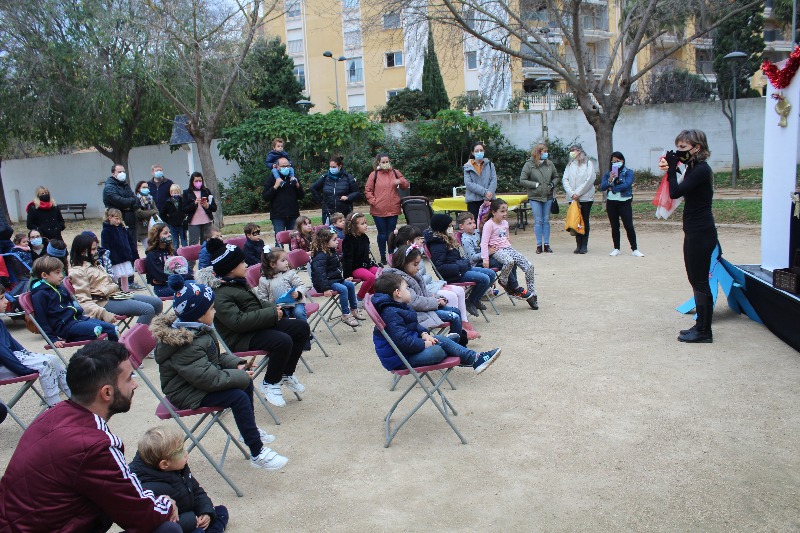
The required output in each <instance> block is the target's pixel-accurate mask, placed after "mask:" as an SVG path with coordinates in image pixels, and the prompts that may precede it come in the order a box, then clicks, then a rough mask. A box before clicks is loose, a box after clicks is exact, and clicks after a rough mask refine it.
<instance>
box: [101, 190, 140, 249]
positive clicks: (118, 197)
mask: <svg viewBox="0 0 800 533" xmlns="http://www.w3.org/2000/svg"><path fill="white" fill-rule="evenodd" d="M103 205H105V206H106V207H115V208H117V209H119V210H120V211H122V220H123V222H125V225H126V226H133V225H135V224H136V215H135V214H134V211H135V210H136V209H138V208H139V200H137V198H136V194H135V193H134V192H133V189H131V186H130V183H129V181H128V179H126V180H125V181H119V180H118V179H117V178H115V177H114V176H109V178H108V179H107V180H106V184H105V186H104V187H103ZM104 248H105V246H104Z"/></svg>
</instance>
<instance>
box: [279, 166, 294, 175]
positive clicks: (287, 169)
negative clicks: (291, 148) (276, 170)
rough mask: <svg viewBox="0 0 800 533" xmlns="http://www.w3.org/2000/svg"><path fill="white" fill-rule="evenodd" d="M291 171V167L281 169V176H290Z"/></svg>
mask: <svg viewBox="0 0 800 533" xmlns="http://www.w3.org/2000/svg"><path fill="white" fill-rule="evenodd" d="M291 171H292V169H291V167H281V169H280V173H281V176H288V175H289V173H290V172H291Z"/></svg>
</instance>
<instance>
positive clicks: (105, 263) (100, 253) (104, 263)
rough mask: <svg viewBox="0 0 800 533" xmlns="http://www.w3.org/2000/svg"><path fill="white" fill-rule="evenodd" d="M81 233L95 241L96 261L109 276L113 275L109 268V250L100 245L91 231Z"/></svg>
mask: <svg viewBox="0 0 800 533" xmlns="http://www.w3.org/2000/svg"><path fill="white" fill-rule="evenodd" d="M81 235H87V236H89V237H91V238H92V239H93V240H94V242H96V243H97V262H98V263H99V264H100V266H101V267H103V270H105V271H106V272H107V273H108V275H109V276H111V277H112V278H113V277H114V270H113V269H112V268H111V252H110V251H109V250H106V249H105V248H103V247H102V246H100V239H98V238H97V235H95V234H94V232H92V231H84V232H83V233H81ZM73 244H74V243H73Z"/></svg>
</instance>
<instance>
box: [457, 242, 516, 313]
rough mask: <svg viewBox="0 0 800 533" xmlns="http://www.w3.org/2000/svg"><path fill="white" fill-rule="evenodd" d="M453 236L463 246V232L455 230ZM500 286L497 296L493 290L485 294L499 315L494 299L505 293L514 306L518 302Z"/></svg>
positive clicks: (496, 271) (496, 270)
mask: <svg viewBox="0 0 800 533" xmlns="http://www.w3.org/2000/svg"><path fill="white" fill-rule="evenodd" d="M453 237H454V238H455V240H456V242H458V244H459V245H461V246H463V243H462V242H461V232H460V231H455V232H453ZM492 270H494V272H495V274H496V273H498V272H500V270H499V269H497V268H493V269H492ZM497 285H500V284H499V283H498V284H497ZM500 288H501V289H502V290H501V291H500V292H499V293H497V295H496V296H495V295H494V294H492V293H491V291H486V294H485V296H486V298H487V299H488V300H489V304H490V305H491V306H492V309H494V313H495V314H496V315H499V314H500V311H498V310H497V306H495V305H494V301H495V300H497V299H498V298H501V297H503V296H504V295H505V296H508V299H509V300H510V301H511V305H513V306H514V307H516V306H517V303H516V302H515V301H514V298H512V297H511V295H510V294H508V291H506V290H505V289H503V288H502V285H500Z"/></svg>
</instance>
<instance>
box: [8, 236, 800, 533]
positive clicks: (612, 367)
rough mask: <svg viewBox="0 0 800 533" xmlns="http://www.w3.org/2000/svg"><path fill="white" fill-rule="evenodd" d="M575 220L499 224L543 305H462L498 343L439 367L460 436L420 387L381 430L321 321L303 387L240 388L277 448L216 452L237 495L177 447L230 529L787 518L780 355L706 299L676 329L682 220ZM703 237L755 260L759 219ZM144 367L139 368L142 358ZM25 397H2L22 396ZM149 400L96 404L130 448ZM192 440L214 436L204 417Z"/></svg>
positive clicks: (790, 366)
mask: <svg viewBox="0 0 800 533" xmlns="http://www.w3.org/2000/svg"><path fill="white" fill-rule="evenodd" d="M592 227H593V231H592V236H591V241H590V243H589V250H590V251H589V254H588V255H583V256H576V255H573V254H572V253H571V252H572V249H573V248H574V242H573V241H572V240H571V239H570V238H569V236H568V235H567V234H566V233H565V232H563V231H562V228H561V226H560V225H554V227H553V238H552V239H551V244H552V246H553V248H554V250H555V252H556V253H554V254H552V255H538V256H537V255H535V254H534V253H533V246H534V242H533V231H532V228H528V230H527V231H524V232H520V234H519V235H517V236H512V241H513V243H514V245H515V246H516V247H517V248H518V249H520V250H521V251H523V253H525V254H526V255H527V256H528V257H529V258H533V260H534V262H535V265H536V272H537V289H538V292H539V295H540V296H539V300H540V305H541V309H540V310H539V311H533V310H531V309H529V308H528V307H527V305H524V303H523V304H522V305H520V303H518V305H517V306H516V307H512V306H511V304H510V302H509V301H508V300H507V299H506V300H499V308H500V311H501V316H495V315H489V319H490V320H491V323H489V324H486V323H485V322H483V320H482V319H481V320H475V321H474V324H475V326H476V327H477V329H478V330H479V331H481V333H482V334H483V338H482V339H480V340H479V341H476V342H475V343H474V347H475V348H476V349H478V350H484V349H488V348H490V347H494V346H502V347H503V355H502V357H501V358H500V359H499V360H498V361H497V363H496V364H495V365H494V366H492V367H491V368H490V369H489V370H487V371H486V372H485V373H484V374H482V375H481V376H475V375H473V374H471V373H470V372H469V371H467V370H465V369H458V370H456V371H455V372H454V373H453V374H454V381H455V383H456V385H457V390H455V391H450V390H449V389H448V390H447V395H448V397H449V398H450V400H451V402H452V403H453V405H455V407H456V408H457V409H459V416H458V417H455V422H456V424H457V425H458V427H459V428H460V430H461V431H462V433H463V434H464V436H465V437H466V439H467V440H468V444H466V445H462V444H460V442H459V440H458V439H457V438H456V436H455V435H454V434H453V432H452V431H451V430H450V429H449V428H448V427H447V425H446V424H445V422H444V420H443V419H442V418H441V416H440V415H439V413H438V412H437V411H436V410H435V409H434V408H433V407H432V406H431V405H427V406H425V407H424V408H423V409H421V410H420V411H419V412H418V413H417V414H416V415H415V416H414V418H413V419H412V420H411V421H410V422H409V423H408V424H407V425H406V427H404V428H403V429H402V430H401V431H400V433H399V435H398V436H397V437H396V438H395V440H394V441H393V442H392V445H391V447H390V448H388V449H387V448H384V447H383V441H384V435H383V417H384V416H385V414H386V411H387V410H388V409H389V407H390V406H391V404H392V402H394V400H395V399H396V397H397V395H398V393H397V392H390V391H389V390H388V388H389V383H390V376H389V375H388V373H387V372H385V371H384V370H383V369H382V367H381V366H380V364H379V362H378V359H377V357H376V356H375V352H374V349H373V346H372V341H371V338H370V335H371V328H369V327H367V326H362V327H360V328H359V330H358V331H357V332H352V331H346V330H345V329H344V328H342V327H339V328H337V332H339V334H340V338H341V339H342V345H341V346H339V345H337V344H336V342H335V341H334V340H333V339H332V337H331V336H330V335H329V334H328V333H327V332H321V333H319V338H320V339H321V340H322V342H323V343H324V344H325V346H326V348H327V349H328V351H329V353H330V355H331V357H329V358H325V357H323V356H322V354H321V353H320V352H319V351H318V350H317V349H316V348H315V349H314V350H313V351H312V352H311V353H310V354H308V355H307V357H306V359H307V360H308V362H309V363H310V364H311V365H312V367H313V369H314V373H313V374H308V373H306V371H305V370H304V369H302V368H301V369H300V370H298V376H299V378H300V380H301V381H302V382H303V383H304V384H305V385H306V387H307V392H306V393H305V394H304V395H303V401H302V402H297V401H296V400H294V399H290V400H288V404H287V406H286V407H285V408H282V409H279V410H278V412H279V415H280V417H281V418H282V422H283V423H282V424H281V425H280V426H275V425H273V424H272V422H271V420H270V419H269V417H268V415H267V414H266V413H265V412H264V410H263V408H262V407H261V406H260V405H258V404H256V416H257V419H258V420H259V423H260V425H261V426H262V427H264V428H266V429H268V430H270V431H271V432H274V433H275V434H276V435H277V437H278V438H277V440H276V441H275V443H274V445H273V446H274V448H275V449H276V450H277V451H279V452H280V453H282V454H284V455H286V456H288V457H289V459H290V461H289V464H288V465H287V466H286V467H285V468H284V469H283V470H282V471H280V472H277V473H274V472H265V471H260V470H254V469H252V468H250V467H249V465H248V464H247V463H246V462H245V461H244V460H243V459H242V458H241V457H240V456H237V455H236V454H235V453H233V451H235V450H233V451H232V453H231V454H230V455H229V457H228V460H227V462H226V470H227V471H228V472H229V474H230V475H231V476H232V477H233V479H234V480H235V481H236V482H237V483H238V484H239V485H240V486H241V487H242V488H243V489H244V490H245V496H244V497H243V498H237V497H236V496H235V495H234V493H233V492H232V491H231V490H230V488H229V487H228V486H227V485H226V484H225V483H224V482H223V481H222V479H221V478H220V477H219V476H218V475H217V474H216V473H215V472H214V471H213V469H211V468H210V467H209V466H208V465H207V464H206V463H205V461H204V459H203V457H202V456H201V455H200V454H199V453H197V452H194V453H192V454H191V455H190V461H191V464H192V468H193V470H194V472H195V475H196V477H197V478H198V479H199V480H200V481H201V483H202V484H203V486H204V487H205V488H206V490H207V491H208V492H209V494H210V496H211V497H212V499H213V500H214V502H215V503H217V504H220V503H222V504H225V505H227V506H228V508H229V509H230V511H231V517H232V518H231V523H230V526H229V531H233V532H244V531H254V530H256V531H258V530H262V528H263V530H267V529H269V530H281V531H423V530H428V531H429V530H437V531H465V530H473V531H488V530H495V531H619V530H635V531H688V530H697V531H789V530H798V529H800V518H798V517H800V498H798V492H800V491H799V490H798V481H800V480H799V478H800V474H799V472H800V468H799V467H800V453H798V452H800V444H798V443H800V416H798V414H797V409H796V405H798V403H800V391H799V390H798V387H797V383H798V382H800V357H798V353H797V352H796V351H795V350H793V349H792V348H790V347H789V346H787V345H786V344H784V343H783V342H781V341H780V340H779V339H777V338H776V337H774V336H773V335H772V334H771V333H770V332H769V331H767V330H766V328H765V327H763V326H761V325H759V324H756V323H754V322H751V321H749V320H748V319H747V318H744V317H741V316H738V315H736V314H734V313H733V312H731V311H730V310H729V309H728V308H727V306H726V305H725V303H724V298H722V301H721V302H720V305H719V306H718V311H717V313H716V314H715V323H714V334H715V342H714V344H710V345H709V344H703V345H685V344H682V343H679V342H677V341H676V340H675V337H676V335H677V332H678V330H679V329H682V328H685V327H687V326H688V325H689V324H690V318H689V317H687V316H682V315H680V314H678V313H677V312H676V311H675V307H676V306H677V305H679V304H680V303H682V302H683V301H685V300H686V299H687V298H688V297H689V296H690V295H691V292H690V288H689V285H688V282H687V281H686V277H685V273H684V270H683V258H682V253H681V246H682V233H681V232H680V228H677V227H675V226H674V225H652V224H647V225H644V224H643V225H642V226H641V227H640V228H639V230H640V231H639V241H640V249H641V250H642V251H643V252H644V253H645V254H646V257H645V258H642V259H637V258H634V257H631V256H630V251H629V250H628V251H625V250H624V253H623V255H621V256H619V257H609V256H608V252H609V251H610V250H611V244H610V243H611V239H610V236H609V230H608V224H607V223H605V224H604V223H603V222H600V221H593V225H592ZM623 238H624V237H623ZM720 239H721V241H722V245H723V248H724V250H725V254H726V257H727V258H728V259H729V260H730V261H732V262H733V263H757V262H758V261H759V256H760V253H759V246H760V245H759V243H760V232H759V228H741V227H725V228H721V229H720ZM795 319H796V318H793V320H795ZM7 323H8V322H7ZM9 327H10V328H11V330H12V332H13V334H14V335H15V336H16V337H17V339H18V340H20V341H21V342H22V343H23V344H25V345H26V346H29V347H38V346H39V345H41V341H40V340H38V339H34V337H33V335H31V334H29V333H28V332H27V331H26V330H25V329H24V327H23V326H20V325H17V324H16V323H15V324H11V325H10V326H9ZM144 372H145V373H146V374H147V375H148V376H149V377H150V378H151V379H153V380H157V368H156V365H155V363H154V362H153V361H152V360H149V361H147V363H146V365H145V368H144ZM404 379H406V380H407V379H408V378H404ZM3 395H4V397H8V393H7V392H5V391H4V392H3ZM418 397H421V394H419V391H415V399H416V398H418ZM32 398H33V396H29V397H28V398H27V401H23V402H22V403H21V406H20V409H19V411H20V412H22V413H26V414H28V416H30V415H32V414H33V413H34V412H35V405H34V403H33V402H32V400H31V399H32ZM155 407H156V401H155V400H154V397H153V396H152V394H151V393H150V392H149V391H148V390H147V388H146V387H145V386H144V385H141V386H140V387H139V389H138V390H137V392H136V395H135V399H134V405H133V408H132V410H131V412H130V413H128V414H122V415H117V416H115V417H114V418H113V419H112V420H111V423H110V425H111V428H112V430H113V431H115V432H116V433H117V434H118V435H119V436H120V437H122V438H123V440H124V441H125V442H126V443H127V450H126V451H127V454H126V455H127V456H128V458H129V459H131V458H132V457H133V454H134V452H135V448H136V442H137V439H138V437H139V436H140V435H141V434H142V433H143V431H144V430H145V428H147V427H149V426H152V425H155V424H157V423H158V422H159V421H158V420H157V419H156V417H155V416H154V411H155ZM232 423H233V422H232V420H231V424H232ZM20 435H21V431H20V429H19V427H17V426H16V425H15V424H14V423H13V421H6V423H5V424H3V426H2V427H0V468H4V466H5V465H6V464H7V462H8V460H9V458H10V456H11V453H12V452H13V449H14V447H15V445H16V443H17V442H18V440H19V438H20ZM205 442H206V444H207V446H208V448H209V449H210V450H211V451H212V452H213V453H218V452H220V451H221V450H222V446H223V439H222V438H221V436H220V435H218V434H216V433H214V434H211V435H209V437H208V438H207V439H206V441H205ZM447 502H450V503H447Z"/></svg>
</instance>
